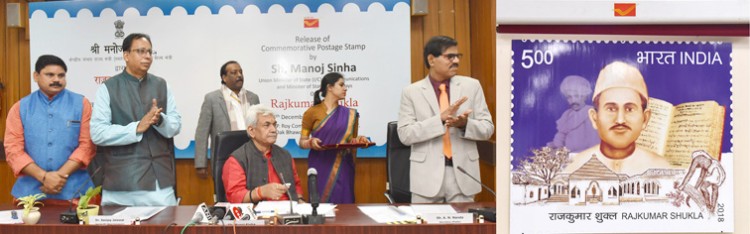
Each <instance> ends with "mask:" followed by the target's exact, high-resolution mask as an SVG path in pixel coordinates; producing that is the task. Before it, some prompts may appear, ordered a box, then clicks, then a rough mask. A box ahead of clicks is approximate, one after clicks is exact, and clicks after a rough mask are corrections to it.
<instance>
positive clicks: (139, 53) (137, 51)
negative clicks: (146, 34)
mask: <svg viewBox="0 0 750 234" xmlns="http://www.w3.org/2000/svg"><path fill="white" fill-rule="evenodd" d="M130 52H136V53H138V55H140V56H145V55H146V54H148V55H152V54H153V53H154V51H153V50H151V49H144V48H140V49H131V50H130Z"/></svg>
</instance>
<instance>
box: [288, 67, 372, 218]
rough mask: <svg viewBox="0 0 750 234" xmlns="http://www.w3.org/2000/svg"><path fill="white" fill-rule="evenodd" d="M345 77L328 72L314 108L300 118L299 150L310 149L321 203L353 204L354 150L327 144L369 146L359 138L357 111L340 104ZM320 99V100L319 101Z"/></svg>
mask: <svg viewBox="0 0 750 234" xmlns="http://www.w3.org/2000/svg"><path fill="white" fill-rule="evenodd" d="M346 90H347V89H346V85H345V84H344V76H343V75H341V74H339V73H328V74H326V75H325V76H323V79H321V81H320V89H319V90H317V91H315V94H314V96H315V97H314V106H312V107H310V108H309V109H307V110H306V111H305V113H304V115H303V116H302V132H301V136H300V141H299V142H300V147H302V148H303V149H311V150H310V154H309V157H308V165H309V168H315V169H316V170H317V171H318V176H317V178H318V179H317V180H318V181H317V189H318V193H319V194H320V202H325V203H335V204H344V203H354V159H355V158H356V156H357V150H356V148H336V147H333V148H330V149H329V148H325V147H323V146H326V145H336V144H346V143H368V142H369V141H368V140H367V138H366V137H364V136H358V135H357V129H358V124H359V114H358V113H357V110H355V109H351V108H348V107H345V106H341V105H339V100H342V99H344V98H345V97H346ZM321 97H323V100H320V98H321Z"/></svg>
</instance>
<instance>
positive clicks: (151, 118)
mask: <svg viewBox="0 0 750 234" xmlns="http://www.w3.org/2000/svg"><path fill="white" fill-rule="evenodd" d="M161 111H162V108H161V107H158V106H157V105H156V99H151V110H149V111H148V113H146V114H145V115H143V118H141V122H139V123H138V127H137V128H136V130H135V131H136V132H137V133H142V132H145V131H146V130H148V128H149V127H151V125H156V124H159V120H160V118H161Z"/></svg>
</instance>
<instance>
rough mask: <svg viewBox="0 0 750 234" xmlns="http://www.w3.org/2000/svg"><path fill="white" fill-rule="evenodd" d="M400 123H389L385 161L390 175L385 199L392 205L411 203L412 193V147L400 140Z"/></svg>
mask: <svg viewBox="0 0 750 234" xmlns="http://www.w3.org/2000/svg"><path fill="white" fill-rule="evenodd" d="M397 128H398V122H397V121H392V122H389V123H388V133H387V141H388V142H387V143H386V152H385V159H386V161H387V163H388V165H387V166H386V173H387V174H388V178H387V182H386V187H387V188H388V190H387V191H385V194H384V195H385V197H386V198H388V201H389V202H390V203H411V192H410V191H409V167H410V166H409V164H410V163H411V162H410V161H409V155H411V147H409V146H406V145H404V144H403V143H401V139H399V138H398V131H397Z"/></svg>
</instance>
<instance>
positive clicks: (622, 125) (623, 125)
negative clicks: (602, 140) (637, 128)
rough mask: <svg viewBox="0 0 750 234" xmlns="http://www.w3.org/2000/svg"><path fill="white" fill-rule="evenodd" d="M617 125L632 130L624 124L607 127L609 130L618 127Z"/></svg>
mask: <svg viewBox="0 0 750 234" xmlns="http://www.w3.org/2000/svg"><path fill="white" fill-rule="evenodd" d="M619 127H623V128H627V129H628V130H633V129H631V128H630V127H629V126H628V125H625V124H616V125H615V126H612V127H611V128H609V130H615V128H619Z"/></svg>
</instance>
